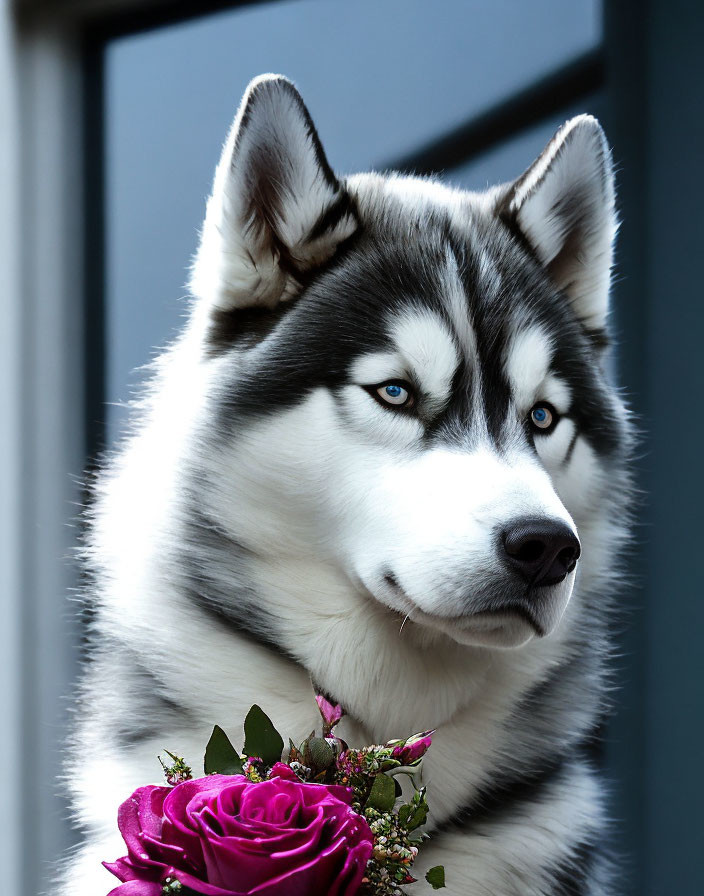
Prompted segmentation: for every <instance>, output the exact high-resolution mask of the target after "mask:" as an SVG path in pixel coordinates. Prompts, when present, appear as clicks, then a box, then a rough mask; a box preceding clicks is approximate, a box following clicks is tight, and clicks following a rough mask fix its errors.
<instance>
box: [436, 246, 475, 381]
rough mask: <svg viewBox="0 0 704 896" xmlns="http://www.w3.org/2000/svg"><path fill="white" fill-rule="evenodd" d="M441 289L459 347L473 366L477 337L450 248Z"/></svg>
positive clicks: (455, 260) (446, 256)
mask: <svg viewBox="0 0 704 896" xmlns="http://www.w3.org/2000/svg"><path fill="white" fill-rule="evenodd" d="M441 289H442V295H443V298H444V300H445V307H446V309H447V313H448V316H449V318H450V321H451V323H452V326H453V328H454V331H455V336H456V337H457V341H458V343H459V347H460V349H461V350H462V351H463V352H464V354H465V358H466V361H467V362H468V363H469V364H472V365H473V363H474V360H475V358H476V357H477V336H476V333H475V332H474V327H473V326H472V320H471V312H470V310H469V302H468V301H467V295H466V293H465V291H464V285H463V283H462V278H461V276H460V270H459V266H458V264H457V259H456V257H455V255H454V253H453V252H452V250H451V249H450V248H449V247H448V249H447V252H446V255H445V266H444V268H443V276H442V281H441Z"/></svg>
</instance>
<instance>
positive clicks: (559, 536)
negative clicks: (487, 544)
mask: <svg viewBox="0 0 704 896" xmlns="http://www.w3.org/2000/svg"><path fill="white" fill-rule="evenodd" d="M501 541H502V546H503V551H504V554H505V556H506V559H507V560H508V562H509V563H510V565H511V566H512V567H513V568H514V569H515V570H516V571H517V572H518V573H519V574H520V575H521V576H522V577H523V578H524V579H525V580H526V581H527V582H528V583H529V584H530V585H533V586H536V587H537V586H542V585H557V584H558V582H561V581H562V580H563V579H564V578H565V576H567V575H568V574H569V573H571V572H572V570H573V569H574V568H575V565H576V563H577V560H578V559H579V554H580V545H579V539H578V538H577V536H576V535H575V534H574V532H573V531H572V530H571V529H570V527H569V526H568V525H567V524H566V523H563V522H562V521H561V520H551V519H546V518H544V517H543V518H541V517H535V518H533V517H524V518H522V519H517V520H513V521H512V522H511V523H510V524H509V525H508V526H506V528H505V529H504V531H503V533H502V539H501Z"/></svg>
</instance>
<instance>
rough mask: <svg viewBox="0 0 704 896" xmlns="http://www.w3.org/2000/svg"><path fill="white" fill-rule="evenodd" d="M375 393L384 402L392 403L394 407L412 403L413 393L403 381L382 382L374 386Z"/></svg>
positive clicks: (406, 405)
mask: <svg viewBox="0 0 704 896" xmlns="http://www.w3.org/2000/svg"><path fill="white" fill-rule="evenodd" d="M376 394H377V395H378V396H379V398H380V399H381V400H382V401H383V402H384V404H389V405H392V406H393V407H395V408H402V407H408V406H409V405H411V404H412V403H413V395H412V393H411V391H410V389H408V388H406V386H405V385H404V384H403V383H398V382H390V383H384V384H383V385H381V386H377V387H376Z"/></svg>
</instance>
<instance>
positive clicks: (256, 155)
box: [191, 75, 357, 311]
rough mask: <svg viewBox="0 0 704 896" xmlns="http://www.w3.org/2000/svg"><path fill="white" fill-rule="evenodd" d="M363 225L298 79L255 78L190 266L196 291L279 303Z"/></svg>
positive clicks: (225, 306) (226, 299) (218, 305)
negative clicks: (330, 160) (337, 174)
mask: <svg viewBox="0 0 704 896" xmlns="http://www.w3.org/2000/svg"><path fill="white" fill-rule="evenodd" d="M356 228H357V218H356V214H355V210H354V207H353V204H352V201H351V200H350V197H349V196H348V194H347V193H346V191H345V190H344V189H343V188H342V186H341V185H340V183H339V181H338V180H337V178H336V177H335V175H334V174H333V172H332V170H331V168H330V166H329V165H328V162H327V159H326V158H325V154H324V153H323V148H322V146H321V145H320V140H319V138H318V134H317V133H316V130H315V127H314V125H313V122H312V120H311V117H310V115H309V114H308V110H307V109H306V107H305V105H304V104H303V100H302V99H301V97H300V95H299V93H298V91H297V90H296V88H295V87H294V86H293V84H291V82H290V81H288V80H287V79H286V78H283V77H281V76H278V75H262V76H261V77H259V78H256V79H255V80H254V81H252V82H251V84H250V85H249V87H248V88H247V91H246V93H245V95H244V98H243V100H242V103H241V105H240V109H239V111H238V113H237V117H236V118H235V121H234V123H233V125H232V128H231V130H230V133H229V136H228V138H227V142H226V143H225V147H224V149H223V153H222V157H221V159H220V163H219V164H218V167H217V170H216V172H215V180H214V183H213V192H212V195H211V197H210V199H209V200H208V209H207V213H206V218H205V223H204V225H203V230H202V235H201V242H200V246H199V248H198V252H197V255H196V258H195V262H194V265H193V270H192V275H191V289H192V291H193V294H194V295H195V296H196V297H198V298H201V299H203V300H205V301H206V302H208V304H209V305H210V307H211V308H212V310H214V311H215V310H219V311H231V310H234V309H237V308H251V307H254V306H260V307H265V308H273V307H274V306H275V305H276V304H277V303H278V302H281V301H284V300H286V299H290V298H292V297H293V296H294V295H296V293H297V292H298V290H299V289H300V281H301V279H302V277H303V275H304V274H305V273H306V272H307V271H310V270H311V269H312V268H314V267H316V266H317V265H320V264H322V263H323V262H325V261H327V260H328V259H329V258H330V257H331V256H332V255H333V253H334V252H335V250H336V249H337V247H338V246H339V244H340V243H341V242H342V241H343V240H345V239H347V238H348V237H349V236H351V235H352V233H353V232H354V231H355V230H356Z"/></svg>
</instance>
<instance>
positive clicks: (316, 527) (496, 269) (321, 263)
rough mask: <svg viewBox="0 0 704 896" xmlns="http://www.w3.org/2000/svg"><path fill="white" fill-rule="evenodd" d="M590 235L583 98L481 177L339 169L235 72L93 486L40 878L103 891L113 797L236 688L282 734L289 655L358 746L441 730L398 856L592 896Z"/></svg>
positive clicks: (295, 698)
mask: <svg viewBox="0 0 704 896" xmlns="http://www.w3.org/2000/svg"><path fill="white" fill-rule="evenodd" d="M615 230H616V220H615V211H614V187H613V174H612V168H611V160H610V153H609V149H608V147H607V144H606V141H605V138H604V135H603V132H602V130H601V127H600V126H599V124H598V122H596V121H595V120H594V119H593V118H590V117H588V116H580V117H578V118H575V119H572V120H571V121H569V122H567V123H566V124H565V125H564V126H563V127H562V128H561V129H560V130H559V131H558V133H557V134H556V136H555V137H554V138H553V140H552V141H551V142H550V143H549V144H548V146H547V147H546V149H545V151H544V152H543V153H542V155H541V156H540V157H539V158H538V159H537V161H535V162H534V163H533V165H532V166H531V167H530V168H528V170H527V171H526V172H525V173H524V174H523V175H522V176H520V177H519V178H518V179H517V180H516V181H515V182H513V183H510V184H507V185H503V186H500V187H496V188H494V189H492V190H489V191H488V192H486V193H482V194H475V193H466V192H460V191H457V190H453V189H450V188H448V187H446V186H443V185H442V184H440V183H438V182H435V181H433V180H426V179H416V178H408V177H401V176H398V175H394V174H389V175H379V174H365V175H359V176H355V177H350V178H346V179H341V178H337V177H336V176H335V175H334V174H333V172H332V170H331V168H330V166H329V165H328V162H327V161H326V159H325V156H324V154H323V149H322V147H321V144H320V141H319V138H318V135H317V133H316V131H315V128H314V126H313V123H312V122H311V119H310V117H309V115H308V112H307V110H306V108H305V106H304V105H303V102H302V100H301V98H300V96H299V95H298V93H297V92H296V90H295V88H294V87H293V86H292V85H291V83H290V82H288V81H287V80H286V79H284V78H280V77H274V76H264V77H262V78H259V79H257V80H255V81H254V82H252V84H251V85H250V87H249V89H248V91H247V93H246V95H245V97H244V99H243V102H242V105H241V107H240V110H239V113H238V115H237V117H236V119H235V122H234V124H233V127H232V130H231V132H230V134H229V137H228V139H227V142H226V144H225V147H224V150H223V154H222V159H221V161H220V164H219V166H218V168H217V172H216V175H215V181H214V186H213V193H212V196H211V198H210V200H209V203H208V208H207V215H206V219H205V223H204V226H203V230H202V238H201V244H200V248H199V250H198V253H197V257H196V259H195V264H194V268H193V274H192V292H193V296H194V301H193V306H192V312H191V316H190V319H189V321H188V323H187V326H186V327H185V330H184V332H183V334H182V336H181V337H180V338H179V339H178V340H177V342H176V343H175V344H174V345H173V346H172V347H171V348H169V349H168V350H167V351H166V352H165V353H164V354H163V355H162V357H161V358H160V360H159V361H158V363H157V366H156V370H155V372H154V376H153V379H152V382H151V384H150V386H149V390H148V393H147V394H146V396H145V398H144V400H143V402H142V404H141V407H139V408H136V409H135V417H134V427H133V431H132V434H131V435H130V436H129V437H128V438H127V439H126V440H125V442H124V444H123V445H122V447H121V448H120V449H119V450H117V451H116V452H115V454H114V456H113V457H112V458H111V459H109V461H108V462H107V463H106V465H105V469H104V470H103V472H102V473H101V474H100V476H99V477H98V480H97V484H96V494H95V502H94V504H93V506H92V508H91V509H90V511H89V518H90V523H89V532H88V536H87V543H86V558H87V562H88V564H89V566H90V569H91V573H92V579H91V582H92V584H91V588H90V591H89V594H88V599H89V601H90V604H91V607H92V623H91V641H92V647H91V655H90V659H89V661H88V662H87V664H86V668H85V673H84V681H83V686H82V690H81V698H80V711H79V719H78V726H77V730H76V735H75V743H74V749H73V753H72V757H73V758H72V760H71V762H70V768H69V780H70V784H71V789H72V794H73V799H74V807H75V812H76V816H77V818H78V820H79V821H80V823H81V825H82V826H83V828H84V830H85V833H86V842H85V845H84V846H83V847H82V848H81V851H80V852H79V853H77V854H76V855H74V856H73V857H72V858H71V860H70V861H69V862H68V863H67V865H66V871H65V873H64V874H62V880H63V884H62V886H61V887H60V889H59V892H61V893H63V894H66V896H104V894H105V893H107V892H108V891H109V890H110V889H111V886H113V885H114V883H115V882H114V879H113V878H111V877H110V875H109V874H108V873H107V872H106V871H105V870H104V869H103V868H102V867H101V864H100V863H101V861H102V860H113V859H114V858H116V857H117V856H119V855H122V854H123V853H124V850H123V846H122V843H121V839H120V837H119V834H118V833H117V828H116V812H117V807H118V805H119V804H120V802H121V801H122V800H124V799H125V798H126V796H128V795H129V793H131V791H132V790H133V789H134V788H135V787H137V786H139V785H141V784H144V783H147V782H151V781H156V780H158V779H159V777H160V775H159V767H158V765H157V763H156V756H157V754H158V753H159V752H161V751H162V750H163V749H164V748H169V749H172V750H176V751H178V752H179V753H181V754H183V755H185V756H186V757H187V758H190V759H192V760H193V762H194V764H195V763H197V762H198V759H199V757H200V756H201V755H202V751H203V747H204V744H205V743H206V741H207V738H208V735H209V733H210V731H211V729H212V726H213V724H214V723H218V724H220V725H222V726H223V727H225V728H226V729H228V730H229V731H230V733H231V734H232V735H233V739H234V740H236V739H237V736H238V735H237V732H238V731H239V728H240V725H241V720H242V719H243V717H244V714H245V712H246V710H247V709H248V708H249V707H250V705H251V704H252V703H254V702H257V703H260V704H261V705H262V706H263V707H264V709H265V710H266V712H267V713H268V714H269V715H270V716H271V717H272V719H273V721H274V723H275V724H276V726H277V727H278V728H279V730H281V731H282V732H284V733H285V734H286V735H291V737H293V739H294V740H296V739H298V740H300V739H302V738H303V737H304V736H305V735H307V734H308V732H309V731H310V730H311V728H312V727H313V725H314V723H315V721H316V716H317V710H316V707H315V704H314V702H313V700H312V687H311V681H314V682H315V683H316V685H317V686H318V687H320V688H321V689H323V690H324V691H325V692H327V693H329V694H330V695H333V696H334V697H335V698H336V699H337V700H339V701H340V702H341V703H342V704H343V705H344V707H345V709H346V710H347V712H348V714H349V715H348V716H347V718H346V719H345V720H344V721H343V723H342V725H341V734H342V736H344V737H345V739H346V740H347V741H348V742H349V743H350V744H352V745H354V744H362V743H373V742H382V741H385V740H387V739H389V738H392V737H401V736H403V735H407V734H410V733H411V732H414V731H419V730H424V729H428V728H435V729H437V733H436V735H435V737H434V741H433V747H432V749H431V751H430V753H429V754H428V756H427V758H426V760H425V766H424V776H425V780H426V782H427V784H428V788H429V800H430V803H431V809H432V823H431V825H430V827H431V828H432V829H434V830H435V834H434V836H433V838H432V841H431V843H430V844H429V846H428V847H427V848H426V849H425V854H424V855H423V863H422V864H423V866H424V867H425V866H432V865H435V864H439V863H442V864H444V865H445V867H446V875H447V890H446V892H447V893H448V894H450V896H567V894H571V896H577V894H582V896H587V894H588V896H608V894H611V893H613V892H614V890H613V888H612V883H611V877H610V870H609V865H608V861H607V856H606V853H605V849H604V847H605V844H606V843H607V842H608V835H607V833H606V828H605V825H606V810H605V805H604V788H603V785H602V782H601V778H600V774H599V772H598V770H597V768H596V767H595V764H594V761H593V759H592V754H593V752H594V751H593V749H592V748H593V744H594V739H595V737H596V735H597V732H598V730H599V727H600V725H601V723H602V721H603V719H604V715H605V712H606V710H607V702H606V696H605V695H606V690H607V668H606V663H607V660H608V654H609V634H608V628H609V611H610V608H611V606H612V604H613V597H614V593H615V589H616V584H617V578H618V576H617V570H616V557H617V554H618V551H619V549H620V547H621V546H622V543H623V541H624V539H625V537H626V525H625V522H626V514H627V502H628V476H627V466H628V463H627V462H628V449H629V430H628V421H627V415H626V413H625V411H624V408H623V405H622V402H621V400H620V398H619V396H618V394H617V393H616V391H615V390H614V388H613V387H612V385H611V383H610V381H609V373H608V370H609V365H608V363H607V360H608V338H607V314H608V293H609V281H610V273H611V264H612V243H613V239H614V234H615ZM424 867H422V868H419V869H418V870H419V871H420V872H421V874H419V875H417V876H419V877H421V878H422V873H423V870H424ZM413 891H414V892H417V893H418V894H419V896H420V894H422V893H424V892H430V889H429V887H428V886H427V885H426V884H425V883H424V882H422V883H418V884H416V885H414V887H413ZM311 896H323V894H311Z"/></svg>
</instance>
